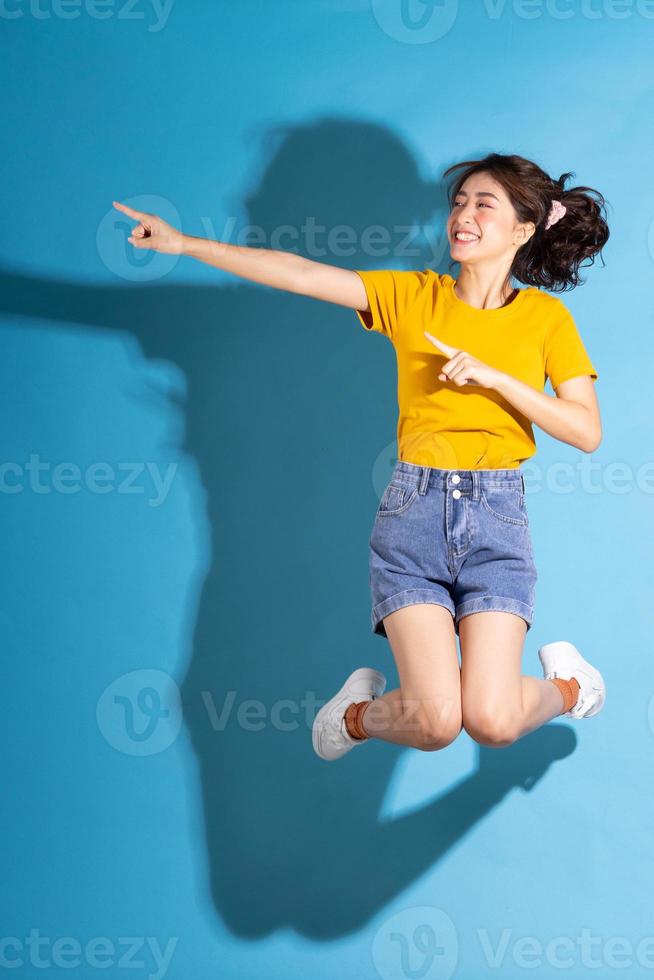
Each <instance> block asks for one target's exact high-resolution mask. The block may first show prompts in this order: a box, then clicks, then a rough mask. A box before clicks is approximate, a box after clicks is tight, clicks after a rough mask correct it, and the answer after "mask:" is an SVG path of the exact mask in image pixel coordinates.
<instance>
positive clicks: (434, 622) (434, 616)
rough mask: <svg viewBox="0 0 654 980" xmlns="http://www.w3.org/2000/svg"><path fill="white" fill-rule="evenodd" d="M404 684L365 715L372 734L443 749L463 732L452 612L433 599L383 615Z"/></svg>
mask: <svg viewBox="0 0 654 980" xmlns="http://www.w3.org/2000/svg"><path fill="white" fill-rule="evenodd" d="M384 626H385V628H386V634H387V636H388V641H389V643H390V646H391V650H392V652H393V656H394V658H395V663H396V665H397V671H398V675H399V678H400V687H399V688H396V689H395V690H393V691H388V692H387V693H386V694H383V695H382V696H381V697H379V698H376V699H375V700H374V701H373V702H372V704H371V705H370V707H368V708H366V712H365V715H364V716H363V728H364V730H365V732H366V733H367V734H368V735H370V736H371V737H372V738H380V739H382V740H383V741H386V742H394V743H395V744H397V745H411V746H414V747H415V748H421V749H427V750H430V749H440V748H444V747H445V746H446V745H449V744H450V742H452V741H453V740H454V739H455V738H456V737H457V735H458V734H459V732H460V731H461V670H460V667H459V659H458V656H457V650H456V635H455V632H454V620H453V619H452V614H451V613H450V611H449V610H448V609H446V608H445V607H444V606H439V605H437V604H435V603H416V604H415V605H412V606H403V607H402V608H401V609H398V610H396V611H395V612H394V613H391V614H390V615H389V616H386V617H385V619H384Z"/></svg>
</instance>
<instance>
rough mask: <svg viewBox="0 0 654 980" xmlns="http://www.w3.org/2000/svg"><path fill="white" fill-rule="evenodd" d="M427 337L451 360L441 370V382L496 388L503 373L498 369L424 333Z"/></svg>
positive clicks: (439, 378)
mask: <svg viewBox="0 0 654 980" xmlns="http://www.w3.org/2000/svg"><path fill="white" fill-rule="evenodd" d="M424 334H425V337H427V339H428V340H430V341H431V342H432V344H433V345H434V346H435V347H438V349H439V350H440V351H441V352H442V353H443V354H445V355H446V356H447V357H449V358H450V360H449V361H446V362H445V364H444V365H443V367H442V368H441V371H442V372H443V373H442V374H439V375H438V380H439V381H453V382H454V384H455V385H459V386H462V385H470V384H473V385H479V386H480V387H482V388H494V387H495V385H496V384H497V382H498V381H499V380H500V378H501V377H502V372H501V371H498V370H497V369H496V368H493V367H490V365H489V364H484V362H483V361H478V360H477V358H476V357H473V356H472V354H468V352H467V351H464V350H457V348H456V347H450V345H449V344H445V343H443V341H442V340H439V339H438V337H434V336H432V334H430V333H427V331H426V330H425V331H424Z"/></svg>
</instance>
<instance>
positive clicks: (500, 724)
mask: <svg viewBox="0 0 654 980" xmlns="http://www.w3.org/2000/svg"><path fill="white" fill-rule="evenodd" d="M463 727H464V728H465V730H466V732H467V733H468V735H469V736H470V738H472V739H474V740H475V742H479V744H480V745H487V746H490V747H493V748H506V746H508V745H512V744H513V743H514V742H515V741H517V739H518V738H519V734H520V732H519V727H518V720H517V719H516V717H515V716H513V715H509V714H501V713H499V712H497V711H493V712H491V711H483V710H479V709H478V710H475V711H472V712H470V711H468V712H465V711H464V713H463Z"/></svg>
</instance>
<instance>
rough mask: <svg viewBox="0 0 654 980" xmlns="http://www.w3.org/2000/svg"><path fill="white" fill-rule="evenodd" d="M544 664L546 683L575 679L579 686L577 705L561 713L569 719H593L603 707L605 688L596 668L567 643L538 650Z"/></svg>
mask: <svg viewBox="0 0 654 980" xmlns="http://www.w3.org/2000/svg"><path fill="white" fill-rule="evenodd" d="M538 657H539V659H540V662H541V664H542V665H543V673H544V675H545V680H551V679H552V678H553V677H562V678H563V679H564V680H566V681H569V680H570V678H571V677H574V678H575V679H576V681H577V682H578V684H579V697H578V699H577V703H576V704H575V705H573V707H572V708H571V709H570V711H566V712H565V713H564V714H565V715H566V716H569V717H570V718H592V716H593V715H596V714H597V712H598V711H601V710H602V708H603V707H604V701H605V700H606V686H605V684H604V679H603V677H602V675H601V674H600V672H599V670H597V668H595V667H593V666H592V664H589V663H588V661H587V660H584V658H583V657H582V655H581V654H580V653H579V651H578V650H577V648H576V646H575V645H574V644H573V643H569V642H568V640H554V641H553V642H552V643H545V644H544V646H542V647H541V648H540V650H539V651H538Z"/></svg>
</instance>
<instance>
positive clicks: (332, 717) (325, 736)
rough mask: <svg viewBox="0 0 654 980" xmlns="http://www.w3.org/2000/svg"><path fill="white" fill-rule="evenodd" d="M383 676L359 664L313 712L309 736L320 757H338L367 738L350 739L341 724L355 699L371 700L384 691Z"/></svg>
mask: <svg viewBox="0 0 654 980" xmlns="http://www.w3.org/2000/svg"><path fill="white" fill-rule="evenodd" d="M385 687H386V678H385V677H384V675H383V674H380V673H379V671H378V670H373V669H372V667H359V668H358V669H357V670H355V671H353V672H352V673H351V674H350V676H349V677H348V679H347V680H346V681H345V683H344V684H343V687H342V688H341V689H340V691H338V692H337V693H336V694H335V695H334V697H333V698H331V699H330V700H329V701H328V702H327V703H326V704H325V705H323V707H322V708H321V709H320V711H319V712H318V714H317V715H316V717H315V719H314V722H313V728H312V732H311V738H312V741H313V747H314V750H315V751H316V753H317V754H318V755H319V756H320V758H321V759H328V760H330V761H331V760H332V759H340V757H341V756H342V755H345V753H346V752H349V751H350V749H352V748H354V746H355V745H359V744H360V743H361V742H365V741H367V739H356V738H352V736H351V735H350V733H349V732H348V731H347V729H346V727H345V718H344V717H343V716H344V715H345V711H346V709H347V707H348V705H350V704H354V702H355V701H372V700H374V698H378V697H380V695H382V694H383V693H384V689H385Z"/></svg>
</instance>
